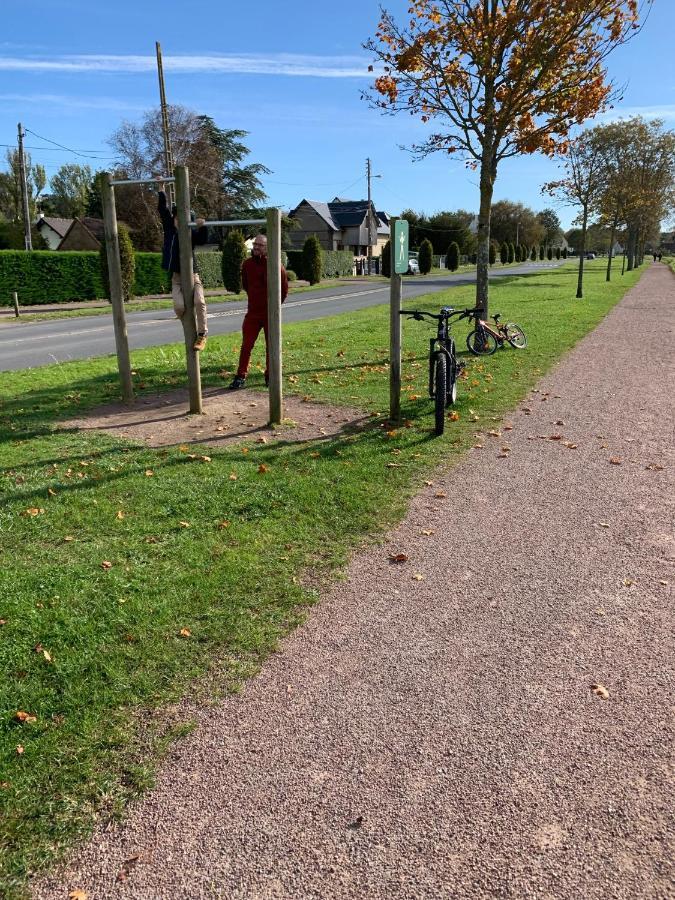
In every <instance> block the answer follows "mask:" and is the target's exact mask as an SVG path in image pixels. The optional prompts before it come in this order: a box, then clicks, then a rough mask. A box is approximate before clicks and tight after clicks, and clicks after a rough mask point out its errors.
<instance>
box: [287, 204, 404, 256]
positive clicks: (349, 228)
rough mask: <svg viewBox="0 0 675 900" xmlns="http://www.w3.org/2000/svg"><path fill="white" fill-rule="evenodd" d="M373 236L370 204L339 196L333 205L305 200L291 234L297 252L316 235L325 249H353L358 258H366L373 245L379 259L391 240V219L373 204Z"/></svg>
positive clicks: (293, 213) (294, 213)
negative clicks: (370, 228)
mask: <svg viewBox="0 0 675 900" xmlns="http://www.w3.org/2000/svg"><path fill="white" fill-rule="evenodd" d="M370 208H371V214H372V222H373V228H372V232H373V233H372V235H371V236H370V241H369V235H368V201H367V200H345V199H344V198H341V197H335V198H334V199H333V200H331V201H330V202H329V203H322V202H320V201H318V200H302V202H301V203H299V204H298V205H297V206H296V207H295V209H293V210H291V212H290V213H289V217H290V218H291V219H293V220H294V221H295V222H296V226H297V227H296V228H294V229H291V230H290V231H289V232H288V240H289V241H290V244H291V247H292V249H294V250H299V249H301V248H302V245H303V244H304V243H305V241H306V239H307V238H308V237H310V235H316V237H317V238H318V239H319V243H320V244H321V246H322V247H323V248H324V250H351V251H352V253H353V254H354V256H365V255H366V254H367V252H368V244H369V242H370V244H371V246H372V248H373V255H374V256H378V255H379V254H380V252H381V250H382V247H384V245H385V244H386V242H387V241H388V240H389V216H388V215H387V214H386V213H384V212H380V211H378V210H376V209H375V205H374V204H373V203H372V202H371V204H370Z"/></svg>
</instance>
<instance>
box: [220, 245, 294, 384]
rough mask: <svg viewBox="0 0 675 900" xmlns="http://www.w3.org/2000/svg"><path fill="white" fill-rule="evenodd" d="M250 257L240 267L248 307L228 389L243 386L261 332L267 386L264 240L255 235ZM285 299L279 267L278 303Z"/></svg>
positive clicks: (285, 287) (283, 275) (285, 284)
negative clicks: (237, 361) (234, 369)
mask: <svg viewBox="0 0 675 900" xmlns="http://www.w3.org/2000/svg"><path fill="white" fill-rule="evenodd" d="M252 254H253V255H252V256H249V258H248V259H245V260H244V262H243V264H242V267H241V283H242V287H243V288H244V290H245V291H246V294H247V296H248V308H247V310H246V315H245V316H244V321H243V323H242V326H241V332H242V342H241V351H240V353H239V365H238V366H237V374H236V375H235V377H234V380H233V381H232V384H231V385H230V387H229V389H230V390H231V391H238V390H239V389H240V388H243V387H246V376H247V374H248V366H249V363H250V361H251V353H252V351H253V347H254V346H255V342H256V340H257V339H258V335H259V334H260V332H261V330H262V331H264V332H265V384H266V385H267V384H269V370H270V354H269V347H268V346H267V340H268V338H267V238H266V237H265V235H264V234H259V235H257V236H256V237H255V239H254V241H253V248H252ZM287 296H288V278H287V277H286V270H285V269H284V267H283V266H281V302H282V303H283V302H284V300H285V299H286V297H287Z"/></svg>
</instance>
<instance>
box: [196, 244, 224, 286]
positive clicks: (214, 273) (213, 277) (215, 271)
mask: <svg viewBox="0 0 675 900" xmlns="http://www.w3.org/2000/svg"><path fill="white" fill-rule="evenodd" d="M222 257H223V254H222V253H221V252H220V251H219V250H201V251H195V261H196V263H197V271H198V272H199V277H200V278H201V280H202V284H203V285H204V287H205V288H222V287H223V272H222V267H223V263H222Z"/></svg>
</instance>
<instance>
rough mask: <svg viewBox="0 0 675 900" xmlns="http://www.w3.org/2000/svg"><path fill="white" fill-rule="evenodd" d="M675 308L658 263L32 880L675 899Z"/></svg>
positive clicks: (346, 892) (671, 282) (203, 889)
mask: <svg viewBox="0 0 675 900" xmlns="http://www.w3.org/2000/svg"><path fill="white" fill-rule="evenodd" d="M674 326H675V277H673V274H672V273H671V272H670V271H669V270H668V269H666V267H665V266H663V265H658V264H655V265H653V266H650V267H649V269H648V270H647V271H646V272H645V274H644V275H643V277H642V279H641V281H640V283H639V284H638V285H637V287H635V288H634V289H633V290H632V291H631V292H630V293H628V294H627V295H626V297H625V298H624V300H623V301H622V303H621V304H620V305H619V306H618V307H616V308H615V309H614V311H613V312H612V313H611V314H610V315H609V316H608V317H607V318H606V319H605V320H604V321H603V322H602V323H601V324H600V326H599V327H598V328H597V329H596V331H595V332H594V333H592V334H591V335H589V336H588V337H586V338H585V339H584V340H583V341H581V342H580V344H579V345H578V346H577V347H576V349H574V350H573V351H572V352H571V353H570V354H568V355H567V356H566V357H565V358H564V360H563V361H562V362H561V363H560V364H559V365H558V366H557V368H556V369H555V370H554V371H553V372H552V374H550V375H549V376H548V377H546V378H544V379H543V380H542V381H541V382H540V384H539V385H538V390H537V391H534V392H532V394H531V395H530V397H529V398H528V399H527V400H526V401H525V402H524V403H523V404H522V405H521V406H520V408H519V409H518V410H516V411H514V412H513V414H512V416H511V418H510V423H507V422H504V423H501V425H495V426H494V427H495V428H496V429H498V430H500V431H501V435H499V436H497V437H492V436H489V435H488V434H487V431H488V430H489V427H488V426H485V433H484V436H483V437H481V438H477V443H479V444H482V445H483V447H482V449H475V450H472V451H471V453H470V454H469V455H468V457H467V458H466V459H465V460H464V461H463V462H462V463H460V465H458V466H456V467H455V468H454V469H453V470H452V471H450V472H449V473H448V474H445V475H441V476H439V477H438V478H437V479H436V481H435V483H434V484H432V485H429V486H428V487H426V488H425V489H424V490H423V491H422V493H421V494H419V495H418V496H417V497H416V498H415V499H414V501H413V502H412V503H411V506H410V510H409V513H408V515H407V517H406V519H405V521H403V522H402V523H401V525H400V527H399V528H397V529H396V530H395V531H394V532H392V533H391V534H390V535H389V537H388V541H387V543H386V544H384V545H383V546H377V547H373V548H371V549H369V550H368V551H367V552H364V553H363V554H361V555H358V556H356V557H355V558H354V559H353V561H352V564H351V565H350V567H349V570H348V573H347V578H346V580H344V581H343V582H341V583H339V584H338V585H337V586H335V587H333V588H331V590H330V592H329V593H328V594H327V596H325V598H324V599H323V601H322V602H321V603H320V604H319V605H318V606H317V607H316V608H315V609H314V610H313V611H312V612H311V614H310V617H309V619H308V621H307V623H306V624H305V625H304V626H303V627H301V628H299V629H298V630H297V631H296V632H295V633H294V634H292V635H291V636H290V637H289V638H288V639H287V640H286V641H285V642H284V643H283V645H282V647H281V649H280V651H279V652H278V653H277V654H275V655H274V656H273V657H272V658H271V659H269V660H268V662H267V663H266V665H265V666H264V668H263V671H262V672H261V674H260V675H259V676H258V677H257V678H255V679H253V680H252V681H250V682H249V683H248V684H247V686H246V688H245V690H244V691H243V693H242V694H241V695H240V696H238V697H234V698H231V699H228V700H226V701H225V702H224V703H222V704H221V705H219V706H217V707H216V708H215V709H208V710H204V709H202V710H194V712H193V714H194V716H195V717H197V718H198V719H199V721H200V726H199V728H198V729H197V730H196V732H195V733H193V734H192V735H191V736H190V737H189V738H187V739H185V740H184V741H182V742H181V743H180V744H178V745H177V746H176V747H175V748H174V750H173V752H172V754H171V756H170V758H169V760H168V761H167V763H166V764H165V765H164V766H163V768H162V770H161V771H160V773H159V777H158V781H157V786H156V788H155V789H154V790H153V791H151V792H150V793H148V794H147V795H146V796H145V797H144V798H143V799H142V800H141V801H140V802H139V803H138V804H137V805H135V806H134V807H133V808H132V809H131V810H130V812H129V816H128V819H127V821H126V822H125V823H123V824H122V825H121V826H115V827H108V828H106V827H105V826H103V825H102V826H101V827H100V828H99V829H98V830H97V831H96V832H95V834H94V836H93V839H92V840H91V842H90V843H89V844H88V845H87V846H86V847H84V848H82V849H81V850H80V851H79V852H78V854H77V856H76V857H74V858H73V859H72V860H71V863H70V865H69V866H68V867H67V868H65V869H64V870H60V871H58V872H55V873H54V875H53V877H50V878H48V879H46V880H43V881H42V882H40V883H39V884H35V885H34V896H35V897H36V898H62V897H67V896H68V893H69V891H73V890H75V889H82V890H84V891H86V892H87V893H88V896H89V897H90V898H107V897H115V898H125V900H126V898H138V900H141V898H143V900H153V898H201V897H204V898H282V897H293V898H362V897H364V898H379V897H382V898H384V897H387V898H390V897H396V898H421V897H424V898H436V897H438V898H455V897H456V898H479V897H517V898H538V900H547V898H574V900H577V898H583V900H586V898H612V900H615V898H616V900H622V898H626V900H628V898H631V900H634V898H647V897H648V898H667V897H675V870H674V869H673V858H674V857H675V853H674V851H675V844H674V841H673V834H674V831H675V829H674V825H673V818H672V814H673V809H674V808H675V803H674V802H673V801H674V799H675V798H674V797H673V793H674V792H673V780H672V776H673V728H672V726H673V688H674V687H675V684H674V681H675V679H674V677H673V630H672V625H673V583H674V581H675V566H674V565H673V563H674V561H675V537H674V532H673V518H674V516H673V513H674V509H675V490H674V482H675V478H674V476H675V449H674V448H675V441H674V422H675V417H674V415H673V397H675V365H674V363H675V353H674V350H675V346H674V345H675V341H674V340H673V331H674ZM528 410H529V412H528ZM563 423H564V424H563ZM480 424H481V425H482V424H483V423H480ZM509 424H510V425H511V426H512V428H511V429H510V430H509V428H508V427H507V426H508V425H509ZM556 435H561V437H560V439H559V440H558V439H551V436H556ZM572 444H573V445H576V446H575V447H573V446H570V445H572ZM504 446H509V447H510V448H511V449H510V450H509V451H502V449H501V448H502V447H504ZM612 460H615V462H612ZM438 494H444V495H447V496H440V497H439V496H437V495H438ZM431 529H433V530H434V533H433V534H424V533H423V532H424V531H429V530H431ZM399 552H403V553H406V554H407V555H408V560H407V562H403V563H398V564H397V563H393V562H391V561H390V555H392V554H396V553H399ZM482 561H486V564H483V563H482ZM417 576H421V577H419V578H418V577H417ZM594 685H599V686H600V687H598V688H597V689H598V690H600V688H604V689H605V690H606V691H607V692H608V698H607V699H603V698H602V697H601V696H599V695H598V694H596V693H594V692H593V689H592V688H593V686H594ZM600 692H601V693H602V691H600Z"/></svg>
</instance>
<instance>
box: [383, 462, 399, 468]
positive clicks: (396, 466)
mask: <svg viewBox="0 0 675 900" xmlns="http://www.w3.org/2000/svg"><path fill="white" fill-rule="evenodd" d="M386 468H387V469H400V468H401V463H391V462H390V463H387V464H386Z"/></svg>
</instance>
